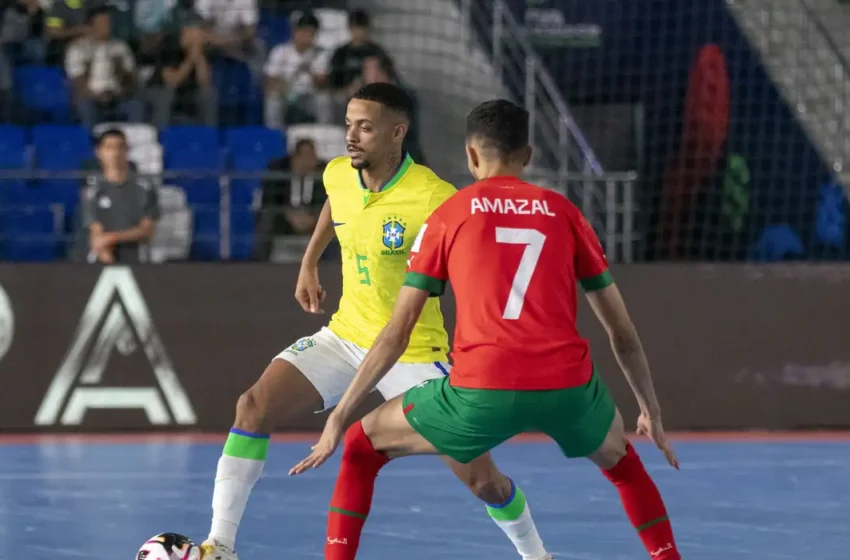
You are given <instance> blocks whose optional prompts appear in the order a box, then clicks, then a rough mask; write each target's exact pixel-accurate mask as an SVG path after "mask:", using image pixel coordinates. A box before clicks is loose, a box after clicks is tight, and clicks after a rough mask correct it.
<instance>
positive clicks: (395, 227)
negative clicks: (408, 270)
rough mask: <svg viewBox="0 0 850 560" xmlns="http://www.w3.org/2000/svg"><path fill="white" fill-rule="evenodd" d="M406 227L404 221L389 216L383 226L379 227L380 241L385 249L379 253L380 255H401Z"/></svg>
mask: <svg viewBox="0 0 850 560" xmlns="http://www.w3.org/2000/svg"><path fill="white" fill-rule="evenodd" d="M406 230H407V226H406V225H405V223H404V220H402V219H401V218H399V217H398V216H390V217H388V218H387V219H385V220H384V225H383V226H382V227H381V241H382V242H383V244H384V247H386V248H387V249H386V250H383V251H381V254H382V255H403V254H404V250H402V247H404V232H405V231H406Z"/></svg>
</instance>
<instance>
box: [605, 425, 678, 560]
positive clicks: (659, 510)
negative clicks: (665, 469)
mask: <svg viewBox="0 0 850 560" xmlns="http://www.w3.org/2000/svg"><path fill="white" fill-rule="evenodd" d="M589 458H590V459H591V460H592V461H593V462H594V463H596V464H597V466H599V467H600V469H601V470H602V474H604V475H605V477H606V478H607V479H608V480H610V481H611V483H612V484H613V485H614V486H615V487H616V488H617V491H618V492H619V493H620V501H621V502H622V504H623V509H625V510H626V515H627V516H628V518H629V521H631V523H632V526H633V527H634V528H635V530H636V531H637V533H638V536H639V537H640V540H641V542H643V545H644V547H646V550H647V552H649V556H650V558H652V559H653V560H681V555H680V554H679V551H678V550H677V548H676V541H675V539H674V538H673V528H672V526H671V524H670V519H669V517H668V516H667V509H666V508H665V506H664V501H663V500H662V499H661V494H660V493H659V492H658V488H657V487H656V486H655V482H653V480H652V478H651V477H650V476H649V473H647V472H646V469H645V468H644V466H643V462H642V461H641V460H640V457H639V456H638V454H637V452H636V451H635V449H634V447H632V445H631V444H630V443H629V442H628V440H627V439H626V433H625V428H624V426H623V418H622V416H620V412H619V411H617V413H616V415H615V417H614V422H613V423H612V425H611V429H610V431H609V432H608V436H607V437H606V438H605V441H604V443H603V444H602V446H601V447H600V448H599V449H598V450H597V451H596V452H595V453H593V454H592V455H591V456H590V457H589Z"/></svg>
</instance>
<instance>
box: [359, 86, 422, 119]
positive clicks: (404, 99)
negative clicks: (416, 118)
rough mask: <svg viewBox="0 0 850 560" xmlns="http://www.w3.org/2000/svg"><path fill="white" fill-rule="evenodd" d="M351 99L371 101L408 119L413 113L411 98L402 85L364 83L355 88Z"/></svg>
mask: <svg viewBox="0 0 850 560" xmlns="http://www.w3.org/2000/svg"><path fill="white" fill-rule="evenodd" d="M351 98H352V99H362V100H363V101H373V102H375V103H379V104H381V105H383V106H384V107H386V108H387V109H390V110H392V111H397V112H399V113H401V114H403V115H404V117H405V118H406V119H407V120H408V121H409V120H410V118H411V115H412V114H413V100H412V99H411V98H410V95H409V94H408V93H407V92H406V91H405V90H404V88H403V87H400V86H397V85H395V84H388V83H383V82H381V83H374V84H366V85H365V86H363V87H361V88H360V89H358V90H357V92H356V93H355V94H354V95H353V96H352V97H351Z"/></svg>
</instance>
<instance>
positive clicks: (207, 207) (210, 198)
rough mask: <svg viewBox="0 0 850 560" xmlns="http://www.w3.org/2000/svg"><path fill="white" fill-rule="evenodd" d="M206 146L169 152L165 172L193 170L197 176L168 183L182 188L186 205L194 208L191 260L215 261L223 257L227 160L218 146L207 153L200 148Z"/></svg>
mask: <svg viewBox="0 0 850 560" xmlns="http://www.w3.org/2000/svg"><path fill="white" fill-rule="evenodd" d="M202 145H203V143H202V142H199V143H197V144H195V146H194V148H192V149H183V150H177V149H174V150H171V151H167V152H166V158H165V169H166V170H167V171H194V172H195V176H192V174H191V173H187V174H186V175H185V176H182V177H176V178H174V179H170V180H169V183H171V184H173V185H176V186H178V187H180V188H181V189H183V191H184V192H185V193H186V202H187V204H188V205H189V207H190V208H191V209H192V223H193V234H192V249H191V252H190V258H191V259H192V260H202V261H214V260H218V259H219V258H220V255H221V249H220V235H221V224H220V216H219V213H220V211H221V188H220V186H219V175H220V174H221V173H223V172H224V158H223V156H222V153H221V150H220V148H219V146H218V143H216V145H215V148H214V149H211V150H208V151H204V150H201V149H197V148H199V147H200V146H202Z"/></svg>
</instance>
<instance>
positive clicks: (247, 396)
mask: <svg viewBox="0 0 850 560" xmlns="http://www.w3.org/2000/svg"><path fill="white" fill-rule="evenodd" d="M258 392H259V391H258V389H257V387H256V386H254V387H251V388H250V389H248V390H247V391H245V392H244V393H242V395H240V396H239V399H238V400H237V401H236V421H235V422H234V423H233V425H234V426H235V427H236V428H239V429H240V430H245V431H248V432H254V433H264V432H267V431H270V430H271V426H269V425H268V413H267V411H266V410H265V407H264V406H262V400H261V399H260V398H258V397H259V395H258Z"/></svg>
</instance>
